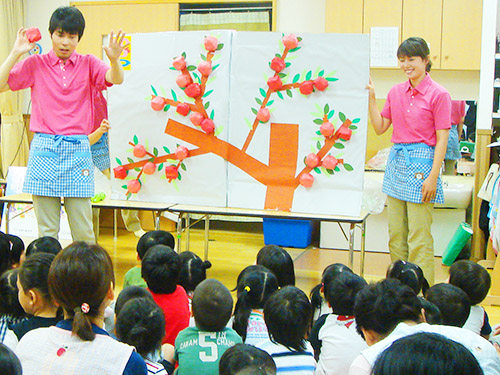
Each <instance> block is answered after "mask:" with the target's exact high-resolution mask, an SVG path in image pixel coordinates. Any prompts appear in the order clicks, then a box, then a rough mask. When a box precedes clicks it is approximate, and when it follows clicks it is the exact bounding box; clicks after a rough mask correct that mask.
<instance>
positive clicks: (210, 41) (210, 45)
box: [203, 36, 219, 52]
mask: <svg viewBox="0 0 500 375" xmlns="http://www.w3.org/2000/svg"><path fill="white" fill-rule="evenodd" d="M203 44H204V45H205V49H206V50H207V51H208V52H214V51H216V50H217V47H218V46H219V41H218V40H217V38H216V37H214V36H206V37H205V39H204V41H203Z"/></svg>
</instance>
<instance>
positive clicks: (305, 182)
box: [299, 173, 314, 188]
mask: <svg viewBox="0 0 500 375" xmlns="http://www.w3.org/2000/svg"><path fill="white" fill-rule="evenodd" d="M299 183H300V184H301V185H302V186H304V187H306V188H310V187H311V186H312V185H313V183H314V177H313V176H312V174H310V173H304V174H302V175H301V176H300V179H299Z"/></svg>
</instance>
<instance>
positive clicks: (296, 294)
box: [264, 286, 312, 351]
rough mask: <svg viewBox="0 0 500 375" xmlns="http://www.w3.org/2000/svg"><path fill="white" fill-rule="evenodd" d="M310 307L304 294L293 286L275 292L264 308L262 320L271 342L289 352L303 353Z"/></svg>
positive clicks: (310, 314) (310, 315) (308, 324)
mask: <svg viewBox="0 0 500 375" xmlns="http://www.w3.org/2000/svg"><path fill="white" fill-rule="evenodd" d="M311 318H312V307H311V303H310V302H309V299H308V298H307V296H306V294H305V293H304V292H303V291H301V290H300V289H299V288H296V287H294V286H286V287H284V288H281V289H280V290H278V291H276V292H275V293H274V294H273V295H271V297H270V298H269V299H268V300H267V303H266V305H265V306H264V319H265V321H266V325H267V329H268V330H269V337H270V338H271V341H273V342H275V343H278V344H281V345H283V346H285V347H287V348H288V349H290V350H294V351H303V350H305V348H306V342H305V336H306V334H307V332H308V331H309V326H310V324H311Z"/></svg>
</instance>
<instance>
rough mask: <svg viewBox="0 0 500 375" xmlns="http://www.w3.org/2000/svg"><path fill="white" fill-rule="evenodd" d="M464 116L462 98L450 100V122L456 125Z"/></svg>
mask: <svg viewBox="0 0 500 375" xmlns="http://www.w3.org/2000/svg"><path fill="white" fill-rule="evenodd" d="M464 116H465V102H464V101H463V100H452V101H451V124H452V125H458V124H460V122H462V119H463V118H464Z"/></svg>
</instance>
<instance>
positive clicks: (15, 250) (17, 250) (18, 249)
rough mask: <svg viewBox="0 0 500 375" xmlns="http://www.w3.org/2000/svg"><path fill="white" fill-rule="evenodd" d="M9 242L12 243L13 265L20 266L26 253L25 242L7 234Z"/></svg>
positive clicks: (11, 255)
mask: <svg viewBox="0 0 500 375" xmlns="http://www.w3.org/2000/svg"><path fill="white" fill-rule="evenodd" d="M7 237H9V241H10V243H11V249H10V257H11V262H12V264H13V265H19V264H20V263H21V256H22V255H23V252H24V242H23V240H22V239H21V238H20V237H18V236H15V235H13V234H7Z"/></svg>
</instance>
